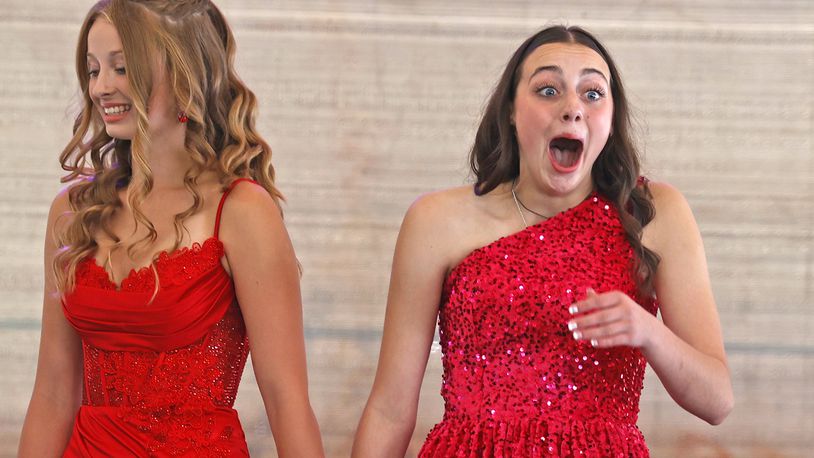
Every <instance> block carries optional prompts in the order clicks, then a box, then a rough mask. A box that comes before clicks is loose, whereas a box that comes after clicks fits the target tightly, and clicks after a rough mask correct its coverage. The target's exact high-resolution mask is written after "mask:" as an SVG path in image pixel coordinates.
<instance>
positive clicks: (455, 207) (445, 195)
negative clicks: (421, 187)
mask: <svg viewBox="0 0 814 458" xmlns="http://www.w3.org/2000/svg"><path fill="white" fill-rule="evenodd" d="M474 198H475V193H474V192H473V190H472V187H471V186H459V187H456V188H449V189H443V190H440V191H433V192H429V193H427V194H423V195H421V196H419V197H418V198H417V199H416V200H415V201H414V202H413V204H412V205H410V208H409V209H408V210H407V215H406V216H405V221H407V220H417V221H420V222H422V223H436V224H438V225H441V226H445V227H446V226H449V225H450V223H451V222H454V221H457V220H458V219H459V218H461V217H466V216H467V215H468V213H469V212H471V210H472V206H473V203H474V200H475V199H474Z"/></svg>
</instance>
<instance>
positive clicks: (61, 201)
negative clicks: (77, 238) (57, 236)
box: [48, 182, 82, 232]
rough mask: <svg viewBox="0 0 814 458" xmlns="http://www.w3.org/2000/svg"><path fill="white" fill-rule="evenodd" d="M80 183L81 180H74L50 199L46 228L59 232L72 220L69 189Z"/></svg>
mask: <svg viewBox="0 0 814 458" xmlns="http://www.w3.org/2000/svg"><path fill="white" fill-rule="evenodd" d="M80 183H82V182H74V183H71V184H69V185H67V186H65V187H64V188H62V189H61V190H60V191H59V192H58V193H57V195H56V196H55V197H54V200H53V201H51V209H50V210H49V213H48V229H49V230H50V231H51V232H61V231H62V230H63V229H64V228H66V227H67V226H68V225H69V224H70V222H71V221H73V209H72V208H71V196H70V193H71V189H72V188H73V187H74V186H77V185H79V184H80Z"/></svg>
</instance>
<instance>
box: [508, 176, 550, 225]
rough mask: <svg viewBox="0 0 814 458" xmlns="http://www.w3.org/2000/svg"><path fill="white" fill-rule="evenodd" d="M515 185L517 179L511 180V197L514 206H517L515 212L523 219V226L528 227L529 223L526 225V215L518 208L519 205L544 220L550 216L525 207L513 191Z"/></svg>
mask: <svg viewBox="0 0 814 458" xmlns="http://www.w3.org/2000/svg"><path fill="white" fill-rule="evenodd" d="M516 186H517V180H515V181H513V182H512V198H513V199H514V205H515V207H517V213H519V214H520V219H522V220H523V226H524V227H529V225H528V223H527V222H526V217H525V216H524V215H523V210H521V209H520V207H522V208H523V209H525V210H526V211H527V212H529V213H531V214H533V215H537V216H539V217H540V218H543V219H544V220H546V219H548V218H550V216H546V215H543V214H542V213H537V212H536V211H534V210H532V209H530V208H529V207H526V204H524V203H523V201H522V200H520V199H519V198H518V197H517V193H516V192H515V187H516Z"/></svg>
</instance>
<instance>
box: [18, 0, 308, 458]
mask: <svg viewBox="0 0 814 458" xmlns="http://www.w3.org/2000/svg"><path fill="white" fill-rule="evenodd" d="M234 54H235V42H234V37H233V35H232V32H231V30H230V29H229V26H228V25H227V23H226V21H225V19H224V17H223V15H222V14H221V12H220V11H219V10H218V8H217V7H216V6H215V5H214V4H213V3H212V2H210V1H205V0H200V1H194V0H185V1H158V0H152V1H151V0H144V1H137V0H104V1H101V2H99V3H97V4H96V5H95V6H94V7H93V8H92V9H91V10H90V12H89V14H88V16H87V18H86V19H85V22H84V24H83V26H82V29H81V32H80V37H79V43H78V50H77V55H76V59H77V60H76V67H77V76H78V78H79V83H80V86H81V89H82V100H83V103H84V106H83V109H82V112H81V113H80V114H79V115H78V117H77V118H76V122H75V125H74V135H73V138H72V139H71V140H70V142H69V143H68V145H67V146H66V147H65V150H64V151H63V152H62V155H61V157H60V162H61V164H62V167H63V168H64V169H65V170H66V171H67V172H68V174H67V175H66V176H65V177H64V178H63V181H65V182H70V183H71V184H70V186H69V187H68V188H67V190H65V191H64V192H62V193H60V194H59V195H58V196H57V197H56V199H55V200H54V203H53V205H52V207H51V211H50V215H49V219H48V227H47V235H46V240H45V272H46V274H45V298H44V310H43V322H42V337H41V342H40V351H39V363H38V367H37V376H36V382H35V385H34V391H33V395H32V398H31V402H30V405H29V408H28V413H27V415H26V419H25V424H24V427H23V432H22V437H21V442H20V456H23V457H29V456H31V457H34V456H36V457H40V456H54V455H64V456H169V455H173V456H247V455H248V448H247V445H246V441H245V437H244V433H243V430H242V428H241V425H240V422H239V420H238V417H237V413H236V412H235V410H234V409H233V408H232V406H233V404H234V401H235V395H236V392H237V388H238V384H239V382H240V378H241V374H242V371H243V367H244V364H245V362H246V358H247V356H248V352H249V348H251V355H252V361H253V366H254V371H255V375H256V378H257V383H258V384H259V386H260V392H261V394H262V397H263V401H264V403H265V408H266V412H267V414H268V419H269V423H270V425H271V429H272V432H273V434H274V438H275V442H276V445H277V450H278V453H279V455H280V456H321V455H322V454H323V452H322V446H321V440H320V437H319V430H318V426H317V422H316V420H315V417H314V414H313V412H312V409H311V406H310V401H309V397H308V387H307V375H306V362H305V348H304V339H303V325H302V310H301V308H302V307H301V303H300V291H299V272H298V266H297V261H296V258H295V256H294V252H293V249H292V246H291V243H290V240H289V237H288V234H287V232H286V229H285V226H284V224H283V220H282V215H281V211H280V208H279V201H280V199H281V195H280V193H279V191H278V190H277V188H276V187H275V185H274V169H273V168H272V165H271V150H270V148H269V146H268V145H267V144H266V142H265V141H264V140H263V138H262V137H261V136H260V135H259V134H258V133H257V131H256V129H255V126H254V123H255V110H256V99H255V96H254V94H252V92H251V91H250V90H249V89H248V88H247V87H246V86H245V85H244V84H243V83H242V82H241V80H240V79H239V78H238V76H237V75H236V73H235V70H234V65H233V60H234Z"/></svg>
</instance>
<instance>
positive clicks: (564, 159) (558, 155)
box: [551, 146, 579, 168]
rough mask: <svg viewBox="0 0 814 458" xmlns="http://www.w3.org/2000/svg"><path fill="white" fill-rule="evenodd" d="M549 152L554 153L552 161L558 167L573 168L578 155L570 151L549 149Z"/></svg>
mask: <svg viewBox="0 0 814 458" xmlns="http://www.w3.org/2000/svg"><path fill="white" fill-rule="evenodd" d="M551 152H552V153H554V154H553V156H554V160H555V161H556V162H557V165H559V166H560V167H565V168H568V167H573V166H574V165H575V164H576V163H577V161H578V160H579V153H577V152H576V151H574V150H570V149H560V148H557V147H553V146H552V147H551Z"/></svg>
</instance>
